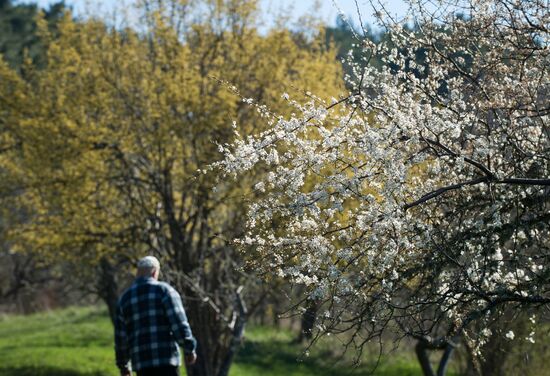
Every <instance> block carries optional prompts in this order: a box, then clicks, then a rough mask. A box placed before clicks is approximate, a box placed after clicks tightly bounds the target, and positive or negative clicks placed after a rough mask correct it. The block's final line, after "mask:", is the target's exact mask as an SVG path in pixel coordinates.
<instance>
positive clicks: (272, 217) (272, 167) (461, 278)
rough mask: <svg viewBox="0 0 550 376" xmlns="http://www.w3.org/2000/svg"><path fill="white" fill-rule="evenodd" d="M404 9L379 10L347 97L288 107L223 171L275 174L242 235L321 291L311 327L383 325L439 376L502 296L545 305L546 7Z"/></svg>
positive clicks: (495, 2) (278, 268) (357, 329)
mask: <svg viewBox="0 0 550 376" xmlns="http://www.w3.org/2000/svg"><path fill="white" fill-rule="evenodd" d="M409 4H410V7H411V12H412V14H413V20H414V22H415V27H414V29H412V30H411V29H410V28H409V27H407V26H406V25H405V24H403V23H399V22H397V21H394V20H393V19H391V18H388V17H385V16H384V10H383V9H381V10H379V12H378V14H379V16H380V22H381V24H383V25H384V26H385V27H386V28H387V33H386V34H385V38H383V39H382V40H381V42H380V43H377V44H376V43H373V42H372V41H371V40H369V39H368V38H365V39H363V40H361V41H360V42H361V43H362V48H363V53H364V58H363V59H362V60H361V62H359V63H357V62H353V61H351V62H350V64H351V66H352V72H353V76H351V77H350V80H349V81H348V85H349V87H351V90H350V93H349V95H348V96H346V97H345V98H342V99H340V100H333V101H332V102H331V101H328V102H323V101H315V100H312V101H311V102H310V103H308V104H306V105H303V104H299V103H296V115H294V116H291V117H287V118H275V119H274V123H273V125H272V127H271V128H270V129H269V130H266V131H264V132H261V133H257V134H255V135H253V136H250V135H248V134H245V137H243V138H240V139H237V140H236V141H235V142H234V143H233V145H231V146H229V147H226V148H223V150H222V151H223V152H224V153H225V155H226V160H225V161H224V162H222V163H220V164H218V167H220V168H222V169H223V171H225V173H226V174H229V175H231V174H233V175H235V176H241V174H242V173H243V172H246V171H249V170H250V169H251V168H255V167H258V166H262V167H263V168H267V169H269V173H268V174H267V175H265V177H260V176H258V180H257V181H256V182H255V185H254V186H255V188H256V189H257V190H258V191H261V192H262V193H263V195H264V196H263V197H262V199H260V200H258V201H256V202H253V203H252V204H251V205H250V206H249V209H248V210H249V211H248V215H249V220H248V223H247V229H248V232H247V234H246V235H245V236H244V237H243V238H242V239H241V240H240V242H241V244H242V246H243V247H244V248H245V249H246V250H248V251H250V252H252V253H253V254H254V255H255V257H256V262H255V263H254V264H253V266H254V267H255V268H256V269H258V270H260V271H264V272H266V273H270V272H271V273H274V274H275V275H278V276H284V277H286V278H288V279H289V280H290V281H291V282H293V283H295V284H301V285H305V286H307V287H308V289H309V297H310V299H312V300H322V302H323V306H322V311H323V312H322V314H320V315H319V316H320V318H323V320H322V321H320V322H319V323H318V333H319V334H324V333H342V332H346V333H348V334H349V336H348V337H345V338H347V339H346V341H347V346H348V347H349V346H351V347H352V348H353V347H354V348H355V349H356V350H357V353H358V354H360V353H361V349H362V348H363V346H364V345H365V343H367V342H368V341H369V340H372V339H375V338H378V337H380V336H382V335H383V333H386V332H393V331H395V332H397V333H398V334H399V335H400V336H407V337H410V338H414V339H416V340H417V342H418V345H417V348H416V350H417V355H418V358H419V361H420V362H421V365H422V369H423V371H424V373H425V374H426V375H433V374H434V370H433V368H432V365H431V364H430V362H429V358H428V355H427V351H428V350H442V351H443V356H442V358H441V361H440V364H439V367H438V370H437V374H438V375H443V374H445V372H446V369H447V365H448V361H449V359H450V356H451V354H452V353H453V350H454V348H455V346H456V344H457V342H458V341H459V340H460V339H461V338H462V339H463V340H464V341H465V342H466V343H467V344H468V347H469V348H471V349H472V353H473V354H474V355H475V354H477V353H478V351H479V349H480V347H481V346H482V345H483V344H484V343H485V342H486V341H487V340H488V338H490V336H491V335H492V329H491V328H492V325H493V323H498V321H499V318H500V317H501V316H502V315H504V313H505V312H507V311H508V310H509V309H511V310H513V311H514V310H526V309H535V310H537V311H538V312H539V313H540V314H543V313H544V310H543V309H542V308H544V307H547V306H548V303H550V296H549V294H548V292H549V288H550V286H549V282H550V278H549V277H550V269H549V265H550V263H549V257H550V243H549V239H550V236H549V235H550V217H549V214H548V213H550V211H549V208H550V191H549V186H550V158H549V156H550V130H549V128H548V121H549V118H548V115H549V108H548V103H549V102H548V89H549V87H550V80H549V75H548V59H549V58H550V55H549V49H548V37H549V34H548V17H549V14H548V9H547V7H546V6H545V4H544V2H541V1H537V0H532V1H508V0H479V1H473V2H468V4H467V6H464V4H463V3H462V2H461V1H437V2H436V4H435V5H434V6H433V7H432V6H430V7H425V6H424V5H423V2H422V1H415V0H413V1H409ZM457 12H458V13H459V14H458V13H457ZM419 53H422V54H423V55H424V57H423V61H424V62H425V65H423V66H416V63H415V61H416V60H417V59H418V54H419ZM372 59H380V60H381V61H383V62H384V63H385V65H384V66H383V67H376V66H373V65H371V64H370V62H371V60H372ZM474 323H477V324H478V326H473V324H474ZM480 328H481V329H480ZM514 337H515V335H514V333H513V332H512V331H510V332H507V333H506V336H505V338H506V340H513V339H514ZM527 339H528V340H534V339H533V338H532V337H529V338H527ZM516 340H518V339H516Z"/></svg>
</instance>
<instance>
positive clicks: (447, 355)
mask: <svg viewBox="0 0 550 376" xmlns="http://www.w3.org/2000/svg"><path fill="white" fill-rule="evenodd" d="M454 349H455V344H454V343H452V342H450V341H443V342H442V343H439V344H437V345H436V344H433V343H430V342H428V341H425V340H419V341H418V342H417V343H416V346H415V351H416V356H417V357H418V361H419V362H420V367H421V368H422V373H423V374H424V376H445V374H446V373H447V367H448V365H449V360H450V359H451V355H452V354H453V351H454ZM428 350H444V351H443V355H442V356H441V360H440V361H439V367H438V368H437V374H436V373H434V370H433V368H432V364H431V363H430V358H429V356H428Z"/></svg>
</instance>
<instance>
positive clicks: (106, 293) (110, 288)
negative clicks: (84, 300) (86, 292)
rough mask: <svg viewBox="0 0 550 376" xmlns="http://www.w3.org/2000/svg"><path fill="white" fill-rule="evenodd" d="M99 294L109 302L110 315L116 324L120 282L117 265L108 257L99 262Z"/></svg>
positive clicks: (106, 302)
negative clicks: (118, 281)
mask: <svg viewBox="0 0 550 376" xmlns="http://www.w3.org/2000/svg"><path fill="white" fill-rule="evenodd" d="M97 288H98V295H99V297H100V298H101V299H102V300H103V301H104V302H105V304H107V307H108V309H109V316H110V317H111V321H112V322H113V324H114V319H115V314H116V306H117V302H118V283H117V279H116V270H115V267H114V266H113V265H112V264H111V262H110V261H109V260H107V259H106V258H102V259H101V260H100V262H99V278H98V283H97Z"/></svg>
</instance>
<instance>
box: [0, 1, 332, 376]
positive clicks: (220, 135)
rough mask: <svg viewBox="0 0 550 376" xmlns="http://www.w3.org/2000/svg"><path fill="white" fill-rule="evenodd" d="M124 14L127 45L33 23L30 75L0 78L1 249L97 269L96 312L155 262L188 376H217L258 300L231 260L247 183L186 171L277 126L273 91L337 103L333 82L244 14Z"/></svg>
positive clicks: (113, 37) (279, 103)
mask: <svg viewBox="0 0 550 376" xmlns="http://www.w3.org/2000/svg"><path fill="white" fill-rule="evenodd" d="M139 9H140V12H141V13H140V16H141V26H140V30H139V32H137V31H134V30H132V29H131V28H128V27H126V28H117V29H114V28H112V27H108V26H107V25H105V24H104V23H103V22H101V21H98V20H94V19H90V20H88V21H82V22H75V21H73V20H72V18H71V16H70V14H66V15H65V16H64V18H63V19H62V21H61V22H60V23H59V24H58V31H57V34H56V35H52V33H51V32H49V30H48V28H47V26H46V21H45V20H44V19H42V20H41V21H40V22H39V25H40V29H39V30H40V36H41V39H40V40H41V43H44V45H45V46H46V53H47V55H46V56H47V64H46V65H45V67H44V68H43V69H36V68H35V67H34V66H33V65H32V64H31V62H30V61H26V62H25V63H24V64H23V66H22V68H21V70H20V73H19V74H18V73H17V72H15V71H14V70H13V69H11V68H10V67H9V66H8V64H6V63H2V65H1V66H0V80H1V81H2V83H3V84H2V86H1V88H0V90H1V92H0V103H1V107H0V111H1V119H2V127H3V129H2V133H1V136H0V137H2V139H1V142H2V149H3V152H2V153H1V154H0V158H1V160H2V162H1V164H2V166H3V168H4V169H5V170H4V171H5V174H6V176H7V177H8V178H9V179H10V184H9V186H10V187H11V189H14V190H17V191H18V192H19V193H20V194H18V195H16V196H14V197H12V200H13V204H14V205H16V206H17V207H18V208H19V210H25V211H26V212H28V213H29V215H28V219H26V220H25V221H23V222H22V223H20V224H19V225H18V226H15V227H14V228H12V229H11V231H10V233H9V239H10V242H12V244H13V249H14V250H24V249H32V250H33V251H35V252H36V253H38V254H40V255H42V256H44V257H51V258H55V259H63V260H66V261H68V262H71V263H72V264H73V265H75V273H80V275H81V276H82V278H83V279H86V278H89V277H90V278H91V277H92V276H91V275H90V274H92V272H93V271H95V270H96V269H95V268H98V270H101V271H104V272H105V274H104V278H102V279H101V280H100V282H101V283H102V284H101V286H103V291H104V293H105V296H104V299H105V300H106V301H107V303H108V305H109V307H110V309H111V310H112V308H113V307H114V304H115V303H116V293H117V289H116V278H117V273H119V274H120V271H117V270H116V269H117V266H118V265H127V266H126V268H128V262H129V261H130V260H134V259H136V257H138V256H139V255H144V254H146V253H153V254H155V255H157V256H158V257H159V258H160V260H161V263H162V265H163V270H162V273H163V274H164V275H165V278H167V279H168V280H169V281H170V282H171V283H173V284H175V285H176V286H177V287H178V288H179V290H180V291H182V292H183V295H185V296H186V307H187V313H188V316H189V319H190V322H191V325H192V328H193V331H194V333H195V335H196V337H197V339H198V341H199V349H198V355H199V361H198V363H197V365H195V366H193V367H189V369H188V374H189V375H220V376H221V375H227V374H228V371H229V367H230V365H231V362H232V360H233V357H234V355H235V353H236V350H237V349H238V346H239V344H240V341H241V338H242V335H243V332H244V327H245V324H246V320H247V317H248V315H249V314H250V313H251V311H253V309H254V307H255V306H256V305H257V303H258V302H259V301H261V299H262V296H263V294H262V289H265V287H263V288H262V287H257V284H256V283H255V281H254V279H253V278H251V276H250V275H248V274H246V273H244V272H243V271H241V270H240V266H241V263H242V261H241V260H242V258H241V256H240V255H239V254H238V253H236V252H235V251H234V249H233V247H232V246H231V240H232V239H233V238H234V237H237V236H239V235H241V234H242V231H243V226H242V225H243V223H244V217H243V216H244V206H243V205H242V203H241V202H240V200H239V198H240V197H241V196H242V195H243V194H245V193H246V192H247V191H249V189H248V188H247V187H248V185H249V184H248V183H247V182H249V181H251V179H252V177H253V176H254V174H251V176H250V177H244V178H243V179H242V180H241V181H239V182H234V181H232V180H230V181H226V182H219V181H217V179H216V177H215V176H214V175H212V174H203V173H201V172H199V170H201V169H206V167H207V166H208V165H209V164H211V163H212V162H214V161H215V160H216V158H218V157H219V153H218V148H219V146H218V144H219V145H223V144H225V143H227V142H230V141H231V140H232V139H233V135H234V133H235V132H241V133H253V132H255V131H258V130H261V129H263V128H265V119H264V112H263V111H262V109H264V108H265V107H264V103H266V104H269V106H270V107H271V108H272V109H273V110H275V111H277V112H279V113H286V114H289V109H288V108H287V107H288V106H287V102H286V101H285V100H284V98H281V93H282V92H291V93H293V92H294V93H296V95H307V94H306V93H305V92H306V91H311V92H317V93H319V92H320V93H323V92H325V91H327V92H328V91H330V92H337V91H338V90H339V88H340V86H341V68H340V65H339V64H338V63H337V62H336V61H335V58H334V56H335V54H334V52H332V51H327V50H325V48H324V47H323V41H322V40H321V39H320V38H318V39H307V38H303V37H300V36H299V35H294V34H293V33H291V32H290V31H288V30H284V29H278V30H271V31H269V32H268V33H267V34H266V35H262V34H260V33H259V32H258V30H257V26H256V25H257V21H256V18H257V6H256V1H236V0H231V1H214V0H212V1H203V2H199V3H198V4H196V5H194V4H193V3H191V2H189V3H188V2H181V1H169V2H162V3H161V2H143V3H142V4H141V7H140V8H139ZM296 38H299V40H300V44H303V43H304V41H306V40H307V41H308V43H307V48H300V47H298V44H297V43H296V41H295V39H296ZM251 98H254V99H251ZM248 102H254V103H255V104H256V107H251V106H250V105H249V103H248ZM234 121H235V123H234ZM234 124H238V126H236V125H234ZM258 173H261V171H260V172H258ZM215 186H216V188H217V189H216V190H213V188H214V187H215ZM77 265H81V266H82V267H76V266H77Z"/></svg>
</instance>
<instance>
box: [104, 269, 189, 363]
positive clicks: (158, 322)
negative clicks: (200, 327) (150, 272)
mask: <svg viewBox="0 0 550 376" xmlns="http://www.w3.org/2000/svg"><path fill="white" fill-rule="evenodd" d="M178 344H180V345H181V346H182V347H183V351H184V353H185V354H191V353H192V352H193V351H195V348H196V346H197V341H196V340H195V338H194V337H193V333H191V328H190V327H189V322H188V321H187V316H186V315H185V310H184V309H183V305H182V302H181V297H180V295H179V294H178V292H177V291H176V290H174V288H172V287H171V286H170V285H168V284H167V283H164V282H159V281H156V280H155V279H153V278H143V277H141V278H137V279H136V280H135V282H134V284H133V285H132V286H131V287H130V288H129V289H128V290H126V291H125V292H124V293H123V294H122V296H121V297H120V299H119V301H118V306H117V312H116V318H115V354H116V364H117V366H118V367H119V368H120V369H128V368H130V367H129V362H130V361H131V362H132V368H133V369H134V370H136V371H137V370H140V369H143V368H149V367H158V366H168V365H172V366H179V365H181V355H180V350H179V346H178Z"/></svg>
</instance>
